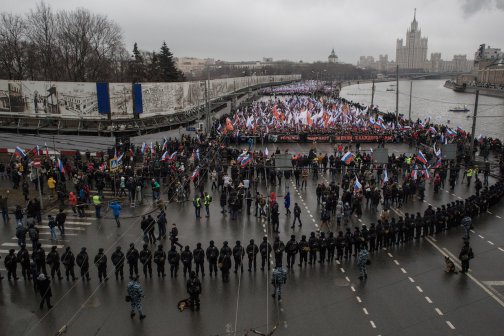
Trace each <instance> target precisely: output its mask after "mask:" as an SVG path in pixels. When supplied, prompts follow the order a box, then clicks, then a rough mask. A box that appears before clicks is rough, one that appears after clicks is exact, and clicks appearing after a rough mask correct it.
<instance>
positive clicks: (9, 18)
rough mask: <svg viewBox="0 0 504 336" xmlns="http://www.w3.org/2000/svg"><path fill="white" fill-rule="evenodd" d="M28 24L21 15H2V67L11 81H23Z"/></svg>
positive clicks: (0, 35) (0, 31)
mask: <svg viewBox="0 0 504 336" xmlns="http://www.w3.org/2000/svg"><path fill="white" fill-rule="evenodd" d="M25 37H26V22H25V21H24V20H23V18H22V17H21V16H20V15H14V14H10V13H2V14H0V50H2V52H0V64H1V65H0V66H1V68H2V69H1V70H2V71H1V72H3V73H4V74H5V76H7V77H8V78H9V79H23V78H24V76H25V65H26V53H25V50H26V41H25Z"/></svg>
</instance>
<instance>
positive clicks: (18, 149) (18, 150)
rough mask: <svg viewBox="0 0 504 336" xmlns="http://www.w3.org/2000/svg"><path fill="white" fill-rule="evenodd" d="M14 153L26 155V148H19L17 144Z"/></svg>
mask: <svg viewBox="0 0 504 336" xmlns="http://www.w3.org/2000/svg"><path fill="white" fill-rule="evenodd" d="M14 154H16V155H17V156H19V157H22V158H25V157H26V154H25V152H24V150H22V149H21V148H19V146H16V151H15V152H14Z"/></svg>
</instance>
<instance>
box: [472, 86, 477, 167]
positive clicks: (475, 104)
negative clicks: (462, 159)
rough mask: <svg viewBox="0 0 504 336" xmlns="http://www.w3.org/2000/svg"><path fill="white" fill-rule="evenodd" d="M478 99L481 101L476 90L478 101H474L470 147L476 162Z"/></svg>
mask: <svg viewBox="0 0 504 336" xmlns="http://www.w3.org/2000/svg"><path fill="white" fill-rule="evenodd" d="M478 99H479V90H476V100H475V101H474V113H473V122H472V129H471V146H470V151H471V152H470V155H471V160H472V161H474V132H476V118H477V116H478Z"/></svg>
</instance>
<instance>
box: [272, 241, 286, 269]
mask: <svg viewBox="0 0 504 336" xmlns="http://www.w3.org/2000/svg"><path fill="white" fill-rule="evenodd" d="M273 252H274V253H275V263H276V264H280V265H282V263H283V254H284V252H285V244H284V243H283V241H281V240H280V237H275V241H274V242H273Z"/></svg>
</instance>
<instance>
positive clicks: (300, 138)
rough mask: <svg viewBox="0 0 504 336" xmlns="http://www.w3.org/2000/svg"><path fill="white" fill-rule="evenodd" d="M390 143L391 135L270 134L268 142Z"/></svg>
mask: <svg viewBox="0 0 504 336" xmlns="http://www.w3.org/2000/svg"><path fill="white" fill-rule="evenodd" d="M382 139H383V140H385V141H387V142H390V141H392V140H393V136H392V135H352V134H348V135H347V134H345V135H330V134H270V135H268V141H270V142H350V141H352V142H378V141H380V140H382Z"/></svg>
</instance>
